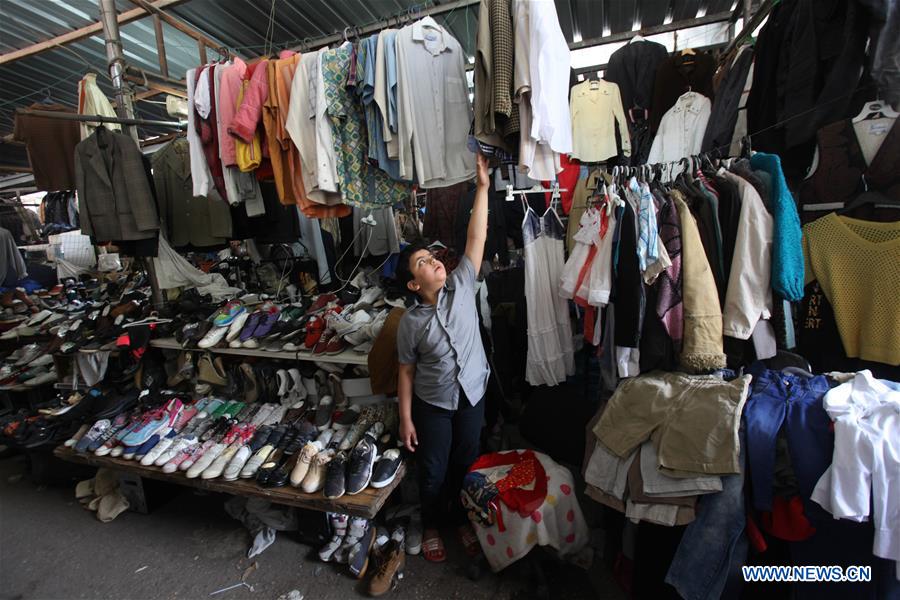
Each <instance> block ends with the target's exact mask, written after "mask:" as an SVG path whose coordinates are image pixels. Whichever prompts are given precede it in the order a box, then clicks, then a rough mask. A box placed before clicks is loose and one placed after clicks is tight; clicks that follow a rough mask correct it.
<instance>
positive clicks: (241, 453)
mask: <svg viewBox="0 0 900 600" xmlns="http://www.w3.org/2000/svg"><path fill="white" fill-rule="evenodd" d="M251 454H253V451H252V450H251V449H250V446H248V445H246V444H244V445H243V446H241V447H240V448H238V451H237V452H235V453H234V456H232V457H231V461H230V462H229V463H228V466H227V467H225V475H224V476H223V479H224V480H225V481H235V480H236V479H237V478H238V477H240V475H241V469H243V468H244V465H246V464H247V461H248V460H250V455H251Z"/></svg>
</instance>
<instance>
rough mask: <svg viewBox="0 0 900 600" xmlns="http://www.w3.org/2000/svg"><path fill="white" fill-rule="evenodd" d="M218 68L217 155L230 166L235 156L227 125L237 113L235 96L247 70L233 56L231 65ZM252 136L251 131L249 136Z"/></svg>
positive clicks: (225, 164) (239, 60)
mask: <svg viewBox="0 0 900 600" xmlns="http://www.w3.org/2000/svg"><path fill="white" fill-rule="evenodd" d="M220 68H221V69H222V79H221V81H220V82H219V99H218V100H219V101H218V102H217V103H216V109H217V110H218V111H219V155H220V156H221V158H222V164H223V165H224V166H226V167H230V166H233V165H236V164H237V158H236V157H235V153H234V138H232V137H231V136H230V135H228V129H229V127H228V126H229V124H231V122H232V121H233V120H234V116H235V114H236V113H237V106H236V105H237V97H238V94H239V93H240V91H241V81H242V80H243V78H244V74H245V73H246V72H247V65H246V64H245V63H244V61H242V60H241V59H240V58H238V57H236V56H235V57H234V62H233V63H232V64H231V65H227V66H224V67H220ZM252 136H253V134H252V132H251V138H252Z"/></svg>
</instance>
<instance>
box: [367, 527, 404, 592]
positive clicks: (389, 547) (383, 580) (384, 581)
mask: <svg viewBox="0 0 900 600" xmlns="http://www.w3.org/2000/svg"><path fill="white" fill-rule="evenodd" d="M380 554H381V555H380V557H379V561H378V570H377V571H375V574H374V575H373V576H372V579H371V580H370V581H369V595H370V596H375V597H378V596H383V595H385V594H387V593H388V592H389V591H391V588H392V587H393V586H394V583H395V582H396V581H399V580H400V579H401V578H402V577H403V569H404V568H405V567H406V552H404V551H403V547H402V546H401V544H400V543H398V542H397V540H393V539H392V540H391V541H389V542H388V543H387V544H386V545H385V547H384V549H383V550H382V551H381V553H380Z"/></svg>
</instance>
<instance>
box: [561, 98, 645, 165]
mask: <svg viewBox="0 0 900 600" xmlns="http://www.w3.org/2000/svg"><path fill="white" fill-rule="evenodd" d="M570 107H571V108H570V110H571V112H572V156H573V157H574V158H577V159H578V160H581V161H583V162H603V161H605V160H607V159H609V158H611V157H614V156H616V155H617V154H618V153H619V151H618V149H617V148H616V123H618V125H619V135H620V136H621V138H622V153H623V154H624V155H625V156H630V155H631V139H630V138H629V135H628V122H627V121H626V120H625V111H624V110H623V109H622V97H621V96H620V95H619V86H617V85H616V84H615V83H611V82H609V81H585V82H583V83H579V84H578V85H576V86H575V87H573V88H572V99H571V101H570Z"/></svg>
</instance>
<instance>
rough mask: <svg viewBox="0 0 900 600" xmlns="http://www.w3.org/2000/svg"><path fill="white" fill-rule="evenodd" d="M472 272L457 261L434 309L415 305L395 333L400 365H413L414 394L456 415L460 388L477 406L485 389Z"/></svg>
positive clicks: (465, 259)
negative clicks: (414, 367)
mask: <svg viewBox="0 0 900 600" xmlns="http://www.w3.org/2000/svg"><path fill="white" fill-rule="evenodd" d="M475 275H476V273H475V268H474V267H473V266H472V262H471V261H470V260H469V259H468V257H466V256H463V258H462V259H461V260H460V261H459V266H458V267H457V268H456V269H455V270H454V271H453V273H451V274H450V275H449V276H448V277H447V283H446V284H445V285H444V288H443V289H442V290H441V291H440V292H438V298H437V304H436V305H434V306H431V305H427V304H422V303H421V302H419V301H418V300H417V301H416V304H415V305H414V306H413V307H412V308H410V309H409V310H408V311H406V314H405V315H403V319H402V320H401V321H400V327H399V329H398V331H397V355H398V358H399V361H400V364H415V365H416V375H415V384H414V388H413V390H414V392H415V395H416V396H418V397H419V398H421V399H422V400H424V401H425V402H428V403H429V404H432V405H434V406H438V407H440V408H446V409H449V410H456V408H457V407H458V406H459V390H460V388H462V390H463V392H465V394H466V397H467V398H468V399H469V402H470V403H471V404H472V405H473V406H474V405H476V404H478V402H479V401H480V400H481V398H482V396H484V392H485V390H486V389H487V381H488V376H489V375H490V369H489V367H488V362H487V356H485V353H484V346H483V345H482V343H481V333H480V332H479V329H478V311H477V309H476V307H475V302H476V294H475Z"/></svg>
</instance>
